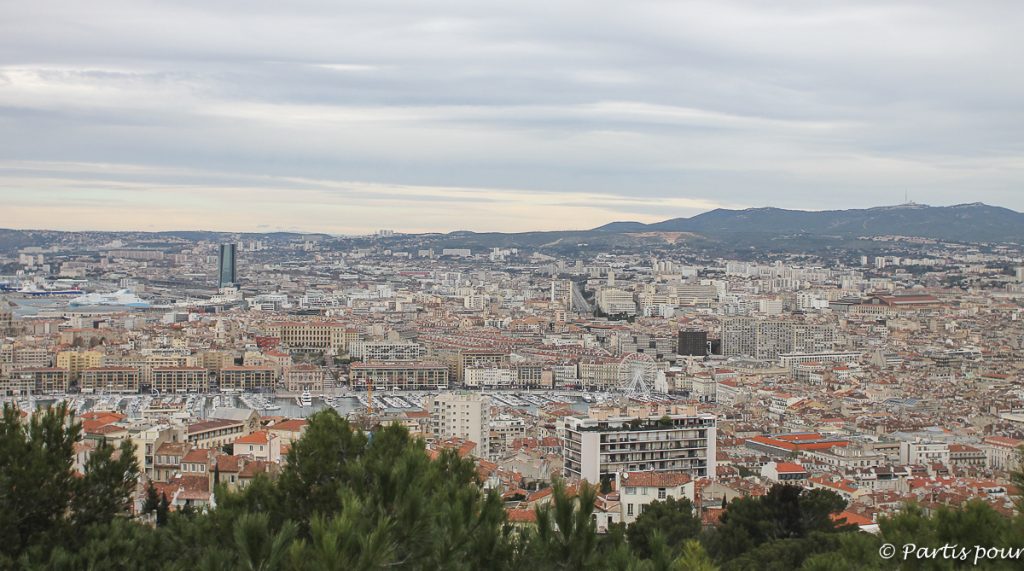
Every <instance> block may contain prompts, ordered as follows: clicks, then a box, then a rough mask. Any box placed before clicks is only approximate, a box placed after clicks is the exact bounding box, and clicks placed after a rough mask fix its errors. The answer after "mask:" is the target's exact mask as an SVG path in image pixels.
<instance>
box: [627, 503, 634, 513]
mask: <svg viewBox="0 0 1024 571" xmlns="http://www.w3.org/2000/svg"><path fill="white" fill-rule="evenodd" d="M626 515H633V504H626Z"/></svg>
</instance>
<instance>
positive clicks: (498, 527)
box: [0, 409, 1024, 571]
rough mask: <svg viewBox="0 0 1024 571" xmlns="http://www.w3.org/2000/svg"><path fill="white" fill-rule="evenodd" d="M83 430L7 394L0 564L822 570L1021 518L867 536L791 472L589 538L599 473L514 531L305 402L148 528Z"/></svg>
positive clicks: (113, 453)
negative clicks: (758, 492)
mask: <svg viewBox="0 0 1024 571" xmlns="http://www.w3.org/2000/svg"><path fill="white" fill-rule="evenodd" d="M79 432H80V429H79V427H78V425H77V424H75V423H73V422H71V420H70V417H69V416H68V415H67V412H66V411H62V410H61V409H54V410H51V411H45V412H41V413H39V414H37V415H35V417H33V419H32V421H31V422H30V423H27V424H25V423H22V422H21V420H20V419H19V418H18V415H17V412H16V411H12V410H7V409H5V411H4V419H3V421H2V422H0V468H2V469H0V483H2V486H3V487H2V488H0V492H2V494H0V534H2V537H0V540H3V541H4V543H3V544H0V549H2V552H0V568H4V569H7V568H22V569H57V570H65V569H66V570H79V569H128V570H134V569H168V570H175V571H178V570H186V569H187V570H191V569H200V570H206V569H209V570H248V571H255V570H261V571H276V570H281V571H294V570H307V569H309V570H316V571H327V570H348V569H385V568H396V569H410V570H433V569H454V570H466V571H469V570H475V569H495V570H529V571H545V570H557V569H588V570H589V569H596V570H622V571H662V570H666V571H667V570H673V571H678V570H694V571H709V570H712V569H718V568H721V569H726V570H729V569H779V570H781V569H806V570H811V571H826V570H828V571H832V570H840V569H889V568H894V567H896V564H895V563H894V562H885V561H883V560H881V559H880V558H879V557H878V547H879V546H880V545H881V543H882V542H887V543H893V544H896V545H902V544H903V543H916V544H918V545H927V546H941V545H942V544H944V543H959V544H961V545H965V544H966V545H974V544H978V545H988V546H1019V545H1021V543H1022V542H1024V533H1022V527H1021V520H1020V519H1019V518H1017V519H1010V518H1005V517H1003V516H1000V515H999V514H998V513H996V512H995V511H994V510H992V509H991V508H990V507H988V506H987V505H986V504H982V503H972V504H969V505H967V506H965V507H964V508H963V509H942V510H938V511H937V512H936V513H935V514H933V515H930V516H929V515H926V514H925V513H924V512H923V511H922V510H921V509H919V508H917V507H914V506H910V507H908V508H907V509H906V510H904V512H903V513H901V514H899V515H897V516H895V517H892V518H889V519H883V520H882V521H881V522H880V527H881V536H880V537H878V536H872V535H869V534H864V533H860V532H857V531H852V530H851V529H850V528H849V527H836V526H835V525H834V523H833V522H832V519H831V518H830V515H831V514H833V513H835V512H837V511H839V510H841V509H842V508H843V507H844V506H845V502H844V501H843V500H842V499H841V498H839V497H838V496H836V495H835V494H832V493H830V492H824V491H820V490H813V491H808V490H801V489H799V488H795V487H790V486H776V487H774V488H772V489H771V490H770V491H769V493H768V494H767V495H766V496H764V497H761V498H743V499H737V500H734V501H733V502H732V503H730V504H729V505H728V507H727V508H726V512H725V514H724V515H723V517H722V518H721V525H720V526H719V527H717V528H716V529H714V530H711V531H703V532H702V531H701V525H700V522H699V519H698V518H697V517H696V516H695V515H694V513H693V509H692V506H691V504H690V502H689V501H687V500H672V499H670V500H668V501H665V502H654V503H652V504H650V505H649V506H648V507H647V509H645V510H644V512H643V514H642V515H641V516H640V517H639V518H638V519H637V521H636V523H635V524H634V525H633V526H631V527H629V528H625V527H624V526H622V525H613V526H611V527H610V529H609V530H608V533H607V534H604V535H600V536H599V535H598V534H597V532H596V524H595V519H594V500H595V497H596V491H595V487H592V486H590V485H588V484H586V483H583V484H582V485H580V486H579V488H578V490H577V491H576V493H575V494H573V493H570V491H569V490H567V489H566V487H565V486H564V485H563V483H562V482H560V481H556V482H555V484H554V486H553V490H552V491H553V493H552V496H551V501H550V503H549V504H547V505H543V506H539V507H537V508H536V515H537V524H536V526H532V527H522V528H513V527H512V526H511V525H510V524H509V523H508V522H507V521H506V517H505V512H504V508H503V505H502V502H501V499H500V498H499V497H498V496H497V495H496V494H494V493H485V492H484V491H482V490H481V488H480V485H479V482H478V480H477V475H476V470H475V466H474V464H473V463H472V462H471V461H469V460H464V459H461V458H459V457H458V456H457V455H456V454H455V453H454V452H451V451H448V452H443V453H441V454H438V455H436V457H434V458H433V459H432V458H430V457H429V456H428V455H427V453H426V451H425V449H424V445H423V443H422V441H419V440H415V439H412V438H410V437H409V435H408V433H407V432H406V431H405V430H404V429H402V428H400V427H397V426H388V427H378V428H377V429H376V431H375V432H373V433H372V434H371V435H365V434H363V433H361V432H359V431H356V430H354V429H353V428H352V427H351V426H349V424H348V422H346V421H345V420H343V419H342V418H340V417H339V416H338V415H337V413H336V412H334V411H333V410H327V411H324V412H321V413H317V414H316V415H314V416H313V417H311V419H310V424H309V427H308V429H307V432H306V434H305V436H304V437H303V438H302V439H301V440H299V441H297V442H295V443H294V444H293V446H292V448H291V451H290V452H289V455H288V463H287V464H285V465H284V466H283V468H282V471H281V473H280V475H279V476H278V477H277V478H275V479H269V478H265V477H260V478H256V479H255V480H254V481H253V482H252V483H250V484H249V485H248V486H247V487H246V488H245V489H244V490H241V491H228V490H227V489H226V487H225V486H224V485H218V486H217V487H216V491H215V495H216V499H217V507H216V508H215V509H210V510H208V511H204V512H195V511H191V510H181V511H178V512H171V511H170V506H169V501H168V498H167V497H166V496H163V495H159V494H158V492H157V490H156V489H155V488H154V487H153V486H152V485H150V486H149V487H147V489H146V492H145V501H144V504H143V511H144V512H146V513H154V512H155V514H156V522H157V525H156V526H153V525H147V524H145V523H141V521H132V520H130V519H128V518H126V517H123V516H124V515H125V514H126V512H127V507H128V498H129V497H130V496H131V493H132V491H133V489H134V482H135V479H136V476H137V474H136V470H135V466H134V465H133V458H134V456H133V454H132V449H131V445H130V444H124V445H122V446H121V447H120V448H118V449H114V448H112V447H110V446H106V445H101V446H99V447H98V448H97V449H96V451H95V452H94V453H93V455H92V457H91V458H90V460H89V461H88V463H87V464H86V466H85V467H84V473H83V474H82V475H80V476H75V475H73V474H72V473H71V466H72V460H71V459H72V452H73V446H74V442H75V441H76V439H77V438H78V435H79ZM146 521H149V520H146ZM943 565H944V564H935V562H931V563H928V564H918V563H916V562H906V563H904V562H900V565H899V567H901V568H906V569H920V568H929V569H930V568H945V567H943ZM993 568H997V569H998V568H1007V569H1009V568H1011V567H1010V566H1004V567H1000V566H999V565H995V566H993Z"/></svg>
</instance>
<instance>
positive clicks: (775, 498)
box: [705, 484, 846, 561]
mask: <svg viewBox="0 0 1024 571" xmlns="http://www.w3.org/2000/svg"><path fill="white" fill-rule="evenodd" d="M845 507H846V501H845V500H843V499H842V498H841V497H839V495H837V494H835V493H833V492H830V491H827V490H804V489H802V488H799V487H797V486H790V485H782V484H777V485H775V486H772V488H771V489H770V490H769V491H768V494H766V495H765V496H764V497H761V498H737V499H735V500H733V501H732V502H731V503H730V504H729V506H728V508H727V509H726V511H725V513H724V514H723V515H722V518H721V520H720V525H719V526H718V527H717V528H716V529H715V530H714V531H713V532H711V533H710V534H708V536H707V537H706V538H705V544H706V545H707V547H708V550H709V551H710V552H711V554H712V555H713V556H714V557H715V559H716V560H718V561H728V560H730V559H733V558H735V557H737V556H739V555H741V554H744V553H747V552H750V551H752V550H753V549H755V548H757V547H758V546H760V545H762V544H764V543H769V542H774V541H779V540H785V539H801V538H805V537H807V536H808V535H809V534H810V533H812V532H815V531H820V532H827V533H830V532H834V531H837V528H836V526H835V524H834V523H833V522H832V519H831V517H830V516H831V514H833V513H836V512H839V511H841V510H842V509H843V508H845Z"/></svg>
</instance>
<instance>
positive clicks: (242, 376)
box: [218, 365, 277, 392]
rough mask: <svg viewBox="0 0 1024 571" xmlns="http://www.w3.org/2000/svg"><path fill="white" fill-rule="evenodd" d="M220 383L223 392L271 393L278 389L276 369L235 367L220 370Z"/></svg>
mask: <svg viewBox="0 0 1024 571" xmlns="http://www.w3.org/2000/svg"><path fill="white" fill-rule="evenodd" d="M218 383H219V386H220V390H222V391H233V392H234V391H245V392H251V391H259V392H269V391H273V390H274V389H275V388H276V387H277V372H276V371H275V370H274V367H267V366H246V365H240V366H239V365H233V366H230V367H224V368H223V369H221V370H220V375H219V376H218Z"/></svg>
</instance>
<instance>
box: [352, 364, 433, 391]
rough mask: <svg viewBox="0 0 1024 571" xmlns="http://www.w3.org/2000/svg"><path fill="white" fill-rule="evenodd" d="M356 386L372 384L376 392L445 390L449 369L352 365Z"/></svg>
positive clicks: (417, 366) (395, 365)
mask: <svg viewBox="0 0 1024 571" xmlns="http://www.w3.org/2000/svg"><path fill="white" fill-rule="evenodd" d="M349 377H350V379H351V382H352V385H353V386H355V387H365V386H366V385H367V383H373V388H374V389H375V390H391V389H397V390H417V391H424V390H437V389H447V388H448V367H447V366H445V365H443V364H441V363H427V362H423V363H352V367H351V369H350V370H349Z"/></svg>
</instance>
